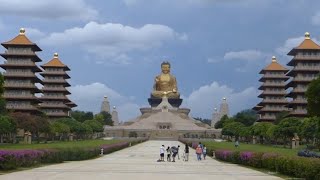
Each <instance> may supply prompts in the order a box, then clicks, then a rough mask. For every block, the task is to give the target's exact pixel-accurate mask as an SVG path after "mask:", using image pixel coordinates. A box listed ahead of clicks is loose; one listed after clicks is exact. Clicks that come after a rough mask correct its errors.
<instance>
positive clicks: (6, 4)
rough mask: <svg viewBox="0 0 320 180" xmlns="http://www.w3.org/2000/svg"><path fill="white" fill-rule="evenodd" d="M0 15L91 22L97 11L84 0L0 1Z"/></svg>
mask: <svg viewBox="0 0 320 180" xmlns="http://www.w3.org/2000/svg"><path fill="white" fill-rule="evenodd" d="M0 9H1V11H0V14H2V15H15V16H21V17H31V18H35V19H72V20H91V19H95V18H96V17H97V16H98V11H97V10H95V9H93V8H91V7H90V6H89V5H88V4H87V3H86V2H85V1H84V0H54V1H52V0H41V1H34V0H10V1H8V0H0Z"/></svg>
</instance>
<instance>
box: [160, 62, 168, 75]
mask: <svg viewBox="0 0 320 180" xmlns="http://www.w3.org/2000/svg"><path fill="white" fill-rule="evenodd" d="M161 71H162V73H163V74H168V73H169V72H170V65H169V64H163V65H162V66H161Z"/></svg>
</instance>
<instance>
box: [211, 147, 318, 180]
mask: <svg viewBox="0 0 320 180" xmlns="http://www.w3.org/2000/svg"><path fill="white" fill-rule="evenodd" d="M237 154H239V156H237ZM215 157H216V158H217V159H219V160H222V161H227V162H232V163H237V164H244V165H248V166H252V167H257V168H261V167H263V168H265V169H269V170H272V171H277V172H280V173H282V174H286V175H290V176H294V177H299V178H306V179H320V160H319V159H316V158H308V159H306V158H301V157H287V156H282V155H279V154H277V153H257V152H250V151H246V152H240V153H239V152H238V151H230V150H217V151H215ZM237 158H238V159H237Z"/></svg>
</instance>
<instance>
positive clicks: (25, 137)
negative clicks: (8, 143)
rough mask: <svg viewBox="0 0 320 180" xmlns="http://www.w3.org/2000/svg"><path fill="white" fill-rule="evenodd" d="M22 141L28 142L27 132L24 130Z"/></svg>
mask: <svg viewBox="0 0 320 180" xmlns="http://www.w3.org/2000/svg"><path fill="white" fill-rule="evenodd" d="M23 143H24V144H28V132H25V133H24V136H23Z"/></svg>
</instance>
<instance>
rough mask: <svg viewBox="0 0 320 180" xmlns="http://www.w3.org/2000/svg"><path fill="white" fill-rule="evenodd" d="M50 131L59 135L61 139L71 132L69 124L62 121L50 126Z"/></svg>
mask: <svg viewBox="0 0 320 180" xmlns="http://www.w3.org/2000/svg"><path fill="white" fill-rule="evenodd" d="M50 132H51V133H54V134H58V135H59V140H62V138H63V137H65V136H66V135H67V133H69V132H70V128H69V126H68V125H66V124H64V123H61V122H57V121H55V122H53V123H52V124H51V126H50Z"/></svg>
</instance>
